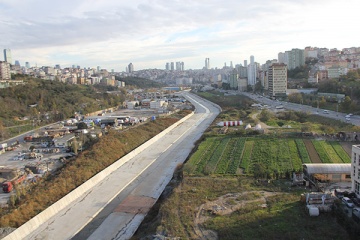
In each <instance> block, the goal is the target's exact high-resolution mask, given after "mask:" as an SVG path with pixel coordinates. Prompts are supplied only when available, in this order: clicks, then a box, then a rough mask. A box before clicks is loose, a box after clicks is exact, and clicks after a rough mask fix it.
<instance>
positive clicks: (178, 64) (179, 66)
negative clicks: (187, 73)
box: [175, 62, 181, 71]
mask: <svg viewBox="0 0 360 240" xmlns="http://www.w3.org/2000/svg"><path fill="white" fill-rule="evenodd" d="M175 69H176V71H181V64H180V62H176V65H175Z"/></svg>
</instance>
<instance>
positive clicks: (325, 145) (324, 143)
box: [320, 141, 343, 163]
mask: <svg viewBox="0 0 360 240" xmlns="http://www.w3.org/2000/svg"><path fill="white" fill-rule="evenodd" d="M320 144H321V146H322V147H323V148H324V150H325V151H326V153H327V155H328V156H329V158H330V160H331V162H332V163H343V161H342V160H341V158H340V157H339V155H338V154H337V153H336V151H335V150H334V148H333V147H332V146H331V144H330V143H329V142H327V141H320Z"/></svg>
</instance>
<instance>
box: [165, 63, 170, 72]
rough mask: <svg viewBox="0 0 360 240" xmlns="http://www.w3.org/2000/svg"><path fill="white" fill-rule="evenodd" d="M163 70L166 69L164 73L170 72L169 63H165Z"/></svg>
mask: <svg viewBox="0 0 360 240" xmlns="http://www.w3.org/2000/svg"><path fill="white" fill-rule="evenodd" d="M165 69H166V71H169V70H170V63H168V62H167V63H166V65H165Z"/></svg>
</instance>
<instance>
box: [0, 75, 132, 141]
mask: <svg viewBox="0 0 360 240" xmlns="http://www.w3.org/2000/svg"><path fill="white" fill-rule="evenodd" d="M112 88H113V87H112ZM108 89H109V87H105V86H102V85H91V86H89V85H76V84H65V83H62V82H58V81H46V80H40V79H29V80H27V81H26V84H25V85H18V86H14V87H11V88H6V89H0V106H1V108H0V122H1V123H2V124H0V125H1V126H2V127H3V128H1V126H0V131H1V132H0V136H3V137H4V138H6V137H11V136H13V135H16V134H19V133H22V132H24V131H28V130H31V129H34V128H36V127H38V126H39V125H45V124H47V123H51V122H56V121H61V120H64V119H67V118H70V117H72V116H74V113H75V112H80V113H81V114H86V113H90V112H95V111H98V110H100V109H105V108H109V107H115V106H119V105H120V104H121V103H122V102H123V101H124V100H125V94H124V92H119V94H109V93H107V92H106V91H107V90H108Z"/></svg>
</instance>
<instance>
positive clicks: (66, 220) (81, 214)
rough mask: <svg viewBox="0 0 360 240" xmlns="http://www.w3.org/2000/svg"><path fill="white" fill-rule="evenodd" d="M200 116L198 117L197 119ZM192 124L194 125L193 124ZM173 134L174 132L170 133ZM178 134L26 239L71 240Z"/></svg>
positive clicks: (131, 161) (168, 136)
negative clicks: (69, 239)
mask: <svg viewBox="0 0 360 240" xmlns="http://www.w3.org/2000/svg"><path fill="white" fill-rule="evenodd" d="M200 116H201V114H199V117H200ZM192 124H193V123H192ZM181 125H184V124H180V126H181ZM173 131H174V130H173ZM176 137H177V135H175V134H167V135H165V136H164V137H163V138H162V139H161V140H159V141H157V143H154V145H152V146H150V147H149V148H148V149H147V150H146V151H143V152H141V153H140V154H139V155H138V156H136V157H134V158H133V159H131V160H130V161H129V164H127V167H126V168H124V167H121V168H119V169H118V170H116V171H115V172H113V173H112V174H111V175H109V176H108V177H106V179H105V180H104V181H102V182H101V183H100V184H98V185H96V186H95V187H94V188H93V189H92V190H90V191H89V192H87V193H86V194H84V197H83V198H81V202H75V203H72V204H70V206H69V207H67V208H66V209H64V210H62V211H61V213H59V214H57V216H55V217H53V218H52V219H51V220H49V221H48V223H47V224H44V225H43V227H40V228H39V229H38V230H37V231H36V232H35V233H33V234H31V235H30V236H29V238H28V239H34V238H47V237H49V236H52V237H54V236H57V237H56V238H53V239H64V238H71V237H72V236H74V235H75V234H76V233H77V232H78V231H79V229H81V228H82V227H83V226H85V225H86V224H87V223H88V222H90V221H91V220H92V219H93V216H95V215H96V214H97V213H98V212H99V211H101V210H102V209H103V208H104V207H105V206H106V205H107V203H108V202H109V201H111V200H112V199H113V198H114V196H117V195H118V194H119V191H120V192H121V191H122V190H123V189H125V188H126V187H127V186H128V185H129V183H131V182H132V181H134V180H135V179H136V177H138V176H137V175H138V174H142V173H141V171H143V170H144V169H146V168H148V167H149V166H150V165H151V164H152V163H153V162H155V161H156V159H158V158H159V156H160V155H161V153H162V152H163V151H164V150H165V149H166V147H167V146H168V144H170V143H172V142H174V140H175V139H176Z"/></svg>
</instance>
